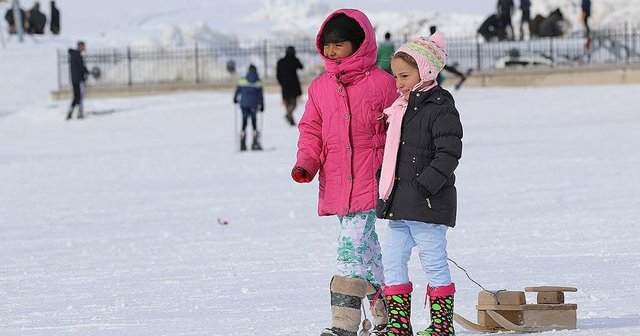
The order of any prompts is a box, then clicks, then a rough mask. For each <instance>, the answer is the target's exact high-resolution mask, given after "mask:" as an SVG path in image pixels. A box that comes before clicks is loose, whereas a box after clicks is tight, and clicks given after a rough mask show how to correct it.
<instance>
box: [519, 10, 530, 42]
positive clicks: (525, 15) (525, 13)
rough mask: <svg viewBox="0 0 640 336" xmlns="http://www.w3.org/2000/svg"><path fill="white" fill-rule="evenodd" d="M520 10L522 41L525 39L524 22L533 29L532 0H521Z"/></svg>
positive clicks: (528, 27)
mask: <svg viewBox="0 0 640 336" xmlns="http://www.w3.org/2000/svg"><path fill="white" fill-rule="evenodd" d="M520 11H521V12H522V17H521V18H520V41H523V40H524V24H525V23H526V24H527V29H528V30H529V31H530V30H531V0H520Z"/></svg>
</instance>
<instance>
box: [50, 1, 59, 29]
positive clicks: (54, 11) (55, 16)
mask: <svg viewBox="0 0 640 336" xmlns="http://www.w3.org/2000/svg"><path fill="white" fill-rule="evenodd" d="M49 30H51V33H52V34H53V35H58V34H60V11H59V10H58V7H56V2H55V1H51V26H50V27H49Z"/></svg>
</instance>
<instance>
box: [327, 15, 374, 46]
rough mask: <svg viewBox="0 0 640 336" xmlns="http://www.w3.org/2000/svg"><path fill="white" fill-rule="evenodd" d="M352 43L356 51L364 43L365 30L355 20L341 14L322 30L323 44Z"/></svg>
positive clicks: (330, 20)
mask: <svg viewBox="0 0 640 336" xmlns="http://www.w3.org/2000/svg"><path fill="white" fill-rule="evenodd" d="M345 41H350V42H351V44H353V50H354V51H356V50H358V48H360V45H361V44H362V42H364V30H363V29H362V27H360V24H359V23H358V21H356V20H355V19H353V18H351V17H349V16H347V15H345V14H343V13H340V14H337V15H335V16H334V17H332V18H331V19H329V21H327V23H326V24H325V25H324V29H323V30H322V43H340V42H345Z"/></svg>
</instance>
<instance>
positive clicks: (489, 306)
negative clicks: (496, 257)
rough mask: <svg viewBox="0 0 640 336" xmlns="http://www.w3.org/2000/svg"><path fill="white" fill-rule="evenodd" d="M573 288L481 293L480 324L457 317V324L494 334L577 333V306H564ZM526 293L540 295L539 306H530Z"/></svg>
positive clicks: (548, 287)
mask: <svg viewBox="0 0 640 336" xmlns="http://www.w3.org/2000/svg"><path fill="white" fill-rule="evenodd" d="M576 291H578V289H577V288H574V287H557V286H541V287H527V288H525V289H524V292H522V291H497V292H489V291H481V292H480V293H479V294H478V305H477V306H476V309H477V311H478V323H474V322H471V321H469V320H467V319H466V318H464V317H462V316H460V315H458V314H454V316H453V317H454V321H455V322H456V323H458V324H459V325H461V326H462V327H464V328H465V329H469V330H475V331H481V332H487V333H495V332H500V331H515V332H519V333H534V332H543V331H550V330H563V329H576V322H577V316H576V311H577V309H578V306H577V305H576V304H567V303H564V293H565V292H576ZM525 292H533V293H537V295H538V296H537V303H535V304H527V303H526V297H525Z"/></svg>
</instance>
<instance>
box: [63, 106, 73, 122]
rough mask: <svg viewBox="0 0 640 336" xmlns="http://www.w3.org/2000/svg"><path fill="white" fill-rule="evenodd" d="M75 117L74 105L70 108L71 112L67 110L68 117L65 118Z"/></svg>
mask: <svg viewBox="0 0 640 336" xmlns="http://www.w3.org/2000/svg"><path fill="white" fill-rule="evenodd" d="M71 117H73V106H71V107H70V108H69V112H67V118H66V119H65V120H69V119H71Z"/></svg>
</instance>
